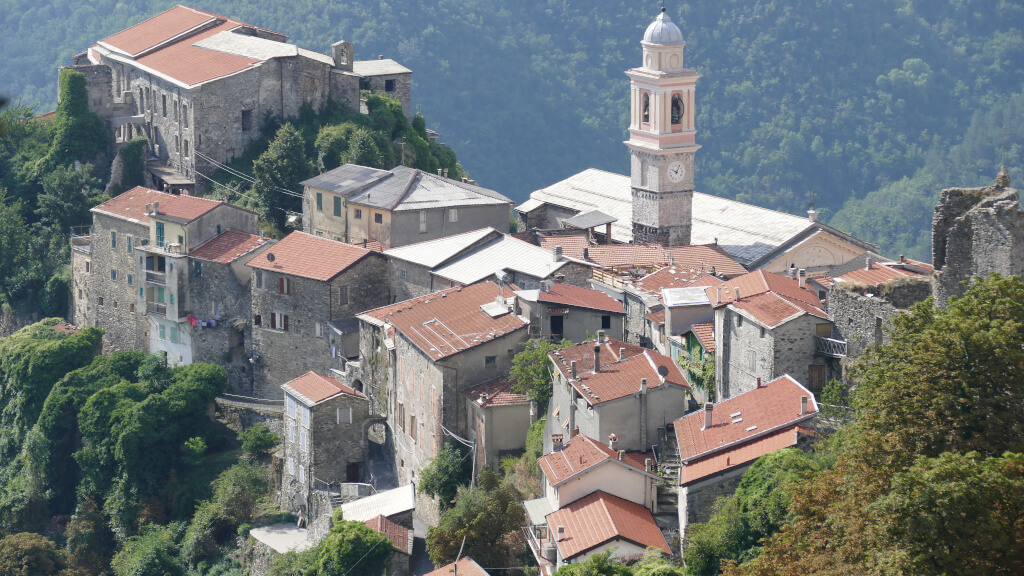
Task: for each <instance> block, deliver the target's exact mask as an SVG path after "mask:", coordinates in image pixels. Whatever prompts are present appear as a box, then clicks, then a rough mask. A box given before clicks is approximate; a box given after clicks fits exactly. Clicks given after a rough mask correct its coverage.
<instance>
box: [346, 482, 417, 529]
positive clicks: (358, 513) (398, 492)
mask: <svg viewBox="0 0 1024 576" xmlns="http://www.w3.org/2000/svg"><path fill="white" fill-rule="evenodd" d="M415 509H416V486H415V485H414V484H406V485H405V486H399V487H398V488H395V489H393V490H385V491H384V492H377V493H376V494H374V495H372V496H367V497H366V498H360V499H358V500H353V501H351V502H346V503H345V504H342V505H341V513H342V515H343V517H344V518H345V520H351V521H353V522H366V521H367V520H371V519H373V518H376V517H377V516H384V517H385V518H387V517H389V516H394V515H395V514H401V513H403V512H408V511H409V510H415Z"/></svg>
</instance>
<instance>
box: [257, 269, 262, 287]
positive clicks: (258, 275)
mask: <svg viewBox="0 0 1024 576" xmlns="http://www.w3.org/2000/svg"><path fill="white" fill-rule="evenodd" d="M256 287H257V288H263V270H257V271H256Z"/></svg>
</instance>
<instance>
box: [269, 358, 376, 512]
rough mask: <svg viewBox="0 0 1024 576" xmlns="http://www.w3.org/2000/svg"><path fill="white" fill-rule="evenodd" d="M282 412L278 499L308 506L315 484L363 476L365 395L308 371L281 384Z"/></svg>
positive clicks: (291, 507) (302, 507) (300, 507)
mask: <svg viewBox="0 0 1024 576" xmlns="http://www.w3.org/2000/svg"><path fill="white" fill-rule="evenodd" d="M281 389H282V390H283V391H284V399H285V413H284V434H282V440H281V446H282V450H283V452H284V470H283V471H282V473H281V503H282V505H283V506H285V508H286V509H288V510H291V511H296V512H297V511H299V510H303V511H308V510H309V507H310V505H309V497H310V494H311V493H312V491H313V490H314V489H317V490H328V488H329V487H331V486H332V485H335V484H338V483H342V482H363V480H364V474H365V471H364V470H363V463H364V462H365V461H366V456H367V439H366V433H367V428H368V427H369V425H370V424H372V423H373V422H374V420H373V419H371V417H370V410H369V406H370V405H369V402H367V400H366V396H364V395H362V394H360V393H359V392H356V391H355V390H352V389H351V388H349V387H347V386H345V385H344V384H342V383H341V382H338V381H337V380H335V379H333V378H329V377H327V376H323V375H321V374H317V373H316V372H313V371H310V372H307V373H305V374H303V375H302V376H299V377H298V378H295V379H294V380H290V381H289V382H287V383H285V384H282V385H281Z"/></svg>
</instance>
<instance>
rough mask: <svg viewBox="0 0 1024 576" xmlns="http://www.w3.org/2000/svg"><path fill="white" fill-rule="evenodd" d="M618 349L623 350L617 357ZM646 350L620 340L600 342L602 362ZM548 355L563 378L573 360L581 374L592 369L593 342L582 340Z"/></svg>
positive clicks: (605, 362) (608, 339) (606, 339)
mask: <svg viewBox="0 0 1024 576" xmlns="http://www.w3.org/2000/svg"><path fill="white" fill-rule="evenodd" d="M619 350H622V351H623V354H622V356H621V357H619ZM646 350H647V349H646V348H643V347H642V346H637V345H635V344H630V343H628V342H623V341H622V340H616V339H614V338H605V339H604V342H603V343H602V344H601V358H602V363H603V364H607V363H609V362H619V361H621V360H625V359H626V358H629V357H631V356H636V355H637V354H643V353H644V352H645V351H646ZM548 357H549V358H551V361H552V362H553V363H554V365H555V368H556V369H558V371H559V372H560V373H561V374H562V377H563V378H569V375H570V374H569V372H570V367H571V362H572V361H573V360H575V361H576V372H577V374H582V373H583V372H586V371H587V370H593V369H594V342H593V341H590V342H584V343H583V344H577V345H575V346H570V347H568V348H562V349H561V350H556V351H554V352H552V353H551V354H548Z"/></svg>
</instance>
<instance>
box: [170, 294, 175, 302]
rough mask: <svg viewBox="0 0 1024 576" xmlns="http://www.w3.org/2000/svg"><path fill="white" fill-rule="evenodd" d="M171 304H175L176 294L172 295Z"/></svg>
mask: <svg viewBox="0 0 1024 576" xmlns="http://www.w3.org/2000/svg"><path fill="white" fill-rule="evenodd" d="M171 304H174V294H171Z"/></svg>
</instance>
